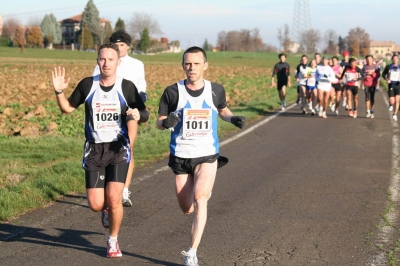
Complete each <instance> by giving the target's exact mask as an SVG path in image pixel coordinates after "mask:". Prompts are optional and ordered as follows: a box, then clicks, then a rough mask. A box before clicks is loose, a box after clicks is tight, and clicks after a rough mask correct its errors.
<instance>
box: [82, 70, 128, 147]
mask: <svg viewBox="0 0 400 266" xmlns="http://www.w3.org/2000/svg"><path fill="white" fill-rule="evenodd" d="M121 84H122V78H121V77H117V80H116V81H115V84H114V87H113V88H112V89H111V90H110V91H109V92H105V91H103V90H102V89H101V87H100V84H99V76H94V77H93V85H92V88H91V89H90V92H89V94H88V96H87V97H86V99H85V105H86V106H85V107H86V108H85V109H86V110H87V111H86V115H85V136H86V139H87V140H88V141H89V142H92V143H105V142H113V141H117V140H118V136H120V135H122V136H124V137H125V138H128V129H127V126H126V122H125V121H124V122H123V121H122V120H126V115H125V112H126V110H127V108H128V105H127V102H126V99H125V97H124V95H123V93H122V88H121Z"/></svg>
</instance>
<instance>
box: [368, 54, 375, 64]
mask: <svg viewBox="0 0 400 266" xmlns="http://www.w3.org/2000/svg"><path fill="white" fill-rule="evenodd" d="M373 60H374V59H372V57H370V56H369V57H367V64H368V65H372V63H373Z"/></svg>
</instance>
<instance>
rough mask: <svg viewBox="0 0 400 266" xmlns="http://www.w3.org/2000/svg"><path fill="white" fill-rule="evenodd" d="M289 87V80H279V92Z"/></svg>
mask: <svg viewBox="0 0 400 266" xmlns="http://www.w3.org/2000/svg"><path fill="white" fill-rule="evenodd" d="M287 85H288V80H287V79H278V88H277V89H278V91H281V90H282V87H283V86H286V87H287Z"/></svg>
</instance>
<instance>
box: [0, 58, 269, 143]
mask: <svg viewBox="0 0 400 266" xmlns="http://www.w3.org/2000/svg"><path fill="white" fill-rule="evenodd" d="M3 62H4V63H3V64H0V80H1V81H2V82H1V84H0V134H2V135H8V136H9V135H21V136H29V135H34V136H35V135H36V136H37V135H45V134H58V133H59V130H58V126H59V124H60V123H58V121H57V116H59V112H57V110H56V109H54V108H53V109H49V108H48V107H47V106H46V104H45V103H46V102H56V100H55V96H54V90H53V88H52V85H51V70H52V69H53V68H54V66H56V65H59V64H55V62H51V61H48V60H40V59H31V60H28V61H25V62H22V60H21V59H15V60H12V59H9V60H7V61H3ZM60 62H62V63H61V64H60V65H61V66H64V67H65V69H66V76H67V77H71V81H70V85H69V87H68V88H67V89H66V95H67V96H68V95H69V94H71V92H72V91H73V89H74V88H75V87H76V85H77V84H78V83H79V81H80V80H81V79H82V78H84V77H87V76H90V75H91V74H92V71H93V68H94V62H91V61H75V62H71V61H68V60H65V61H64V60H58V61H57V63H60ZM267 71H268V72H267ZM145 72H146V81H147V92H148V95H149V98H150V100H149V101H148V102H147V103H146V105H147V107H148V108H149V110H150V111H151V112H152V113H156V111H157V108H158V107H157V104H158V100H159V98H160V96H161V94H162V92H163V90H164V89H165V87H166V86H168V85H170V84H173V83H174V82H176V81H178V80H180V79H182V78H184V72H183V71H182V69H181V67H180V65H179V63H178V64H177V65H176V66H175V65H165V64H161V65H156V64H153V65H146V66H145ZM267 73H269V70H267V69H265V68H253V67H223V66H210V68H209V69H208V71H207V72H206V78H207V79H209V80H212V81H215V82H219V83H222V84H223V85H225V86H226V90H227V100H228V102H229V105H230V106H235V105H237V104H240V103H242V104H243V103H246V102H247V101H248V100H249V99H250V98H252V95H253V96H254V94H255V93H256V92H257V91H258V90H259V89H260V88H258V86H257V84H260V83H261V84H263V83H264V82H265V81H264V80H263V81H264V82H258V83H257V82H254V83H253V82H251V84H254V85H249V83H248V82H247V83H246V84H243V83H242V81H241V80H240V79H237V81H235V80H236V78H238V77H245V78H247V79H249V80H252V79H254V80H255V81H256V80H259V79H266V78H265V75H266V74H267ZM268 76H269V75H268ZM225 83H227V84H225ZM262 89H264V88H262ZM44 121H45V122H44ZM82 122H83V121H82Z"/></svg>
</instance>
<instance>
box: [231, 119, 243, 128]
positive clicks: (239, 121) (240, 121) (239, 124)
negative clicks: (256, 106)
mask: <svg viewBox="0 0 400 266" xmlns="http://www.w3.org/2000/svg"><path fill="white" fill-rule="evenodd" d="M231 123H232V124H234V125H235V126H237V127H238V128H240V129H242V128H244V126H245V125H246V117H244V116H232V118H231Z"/></svg>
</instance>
